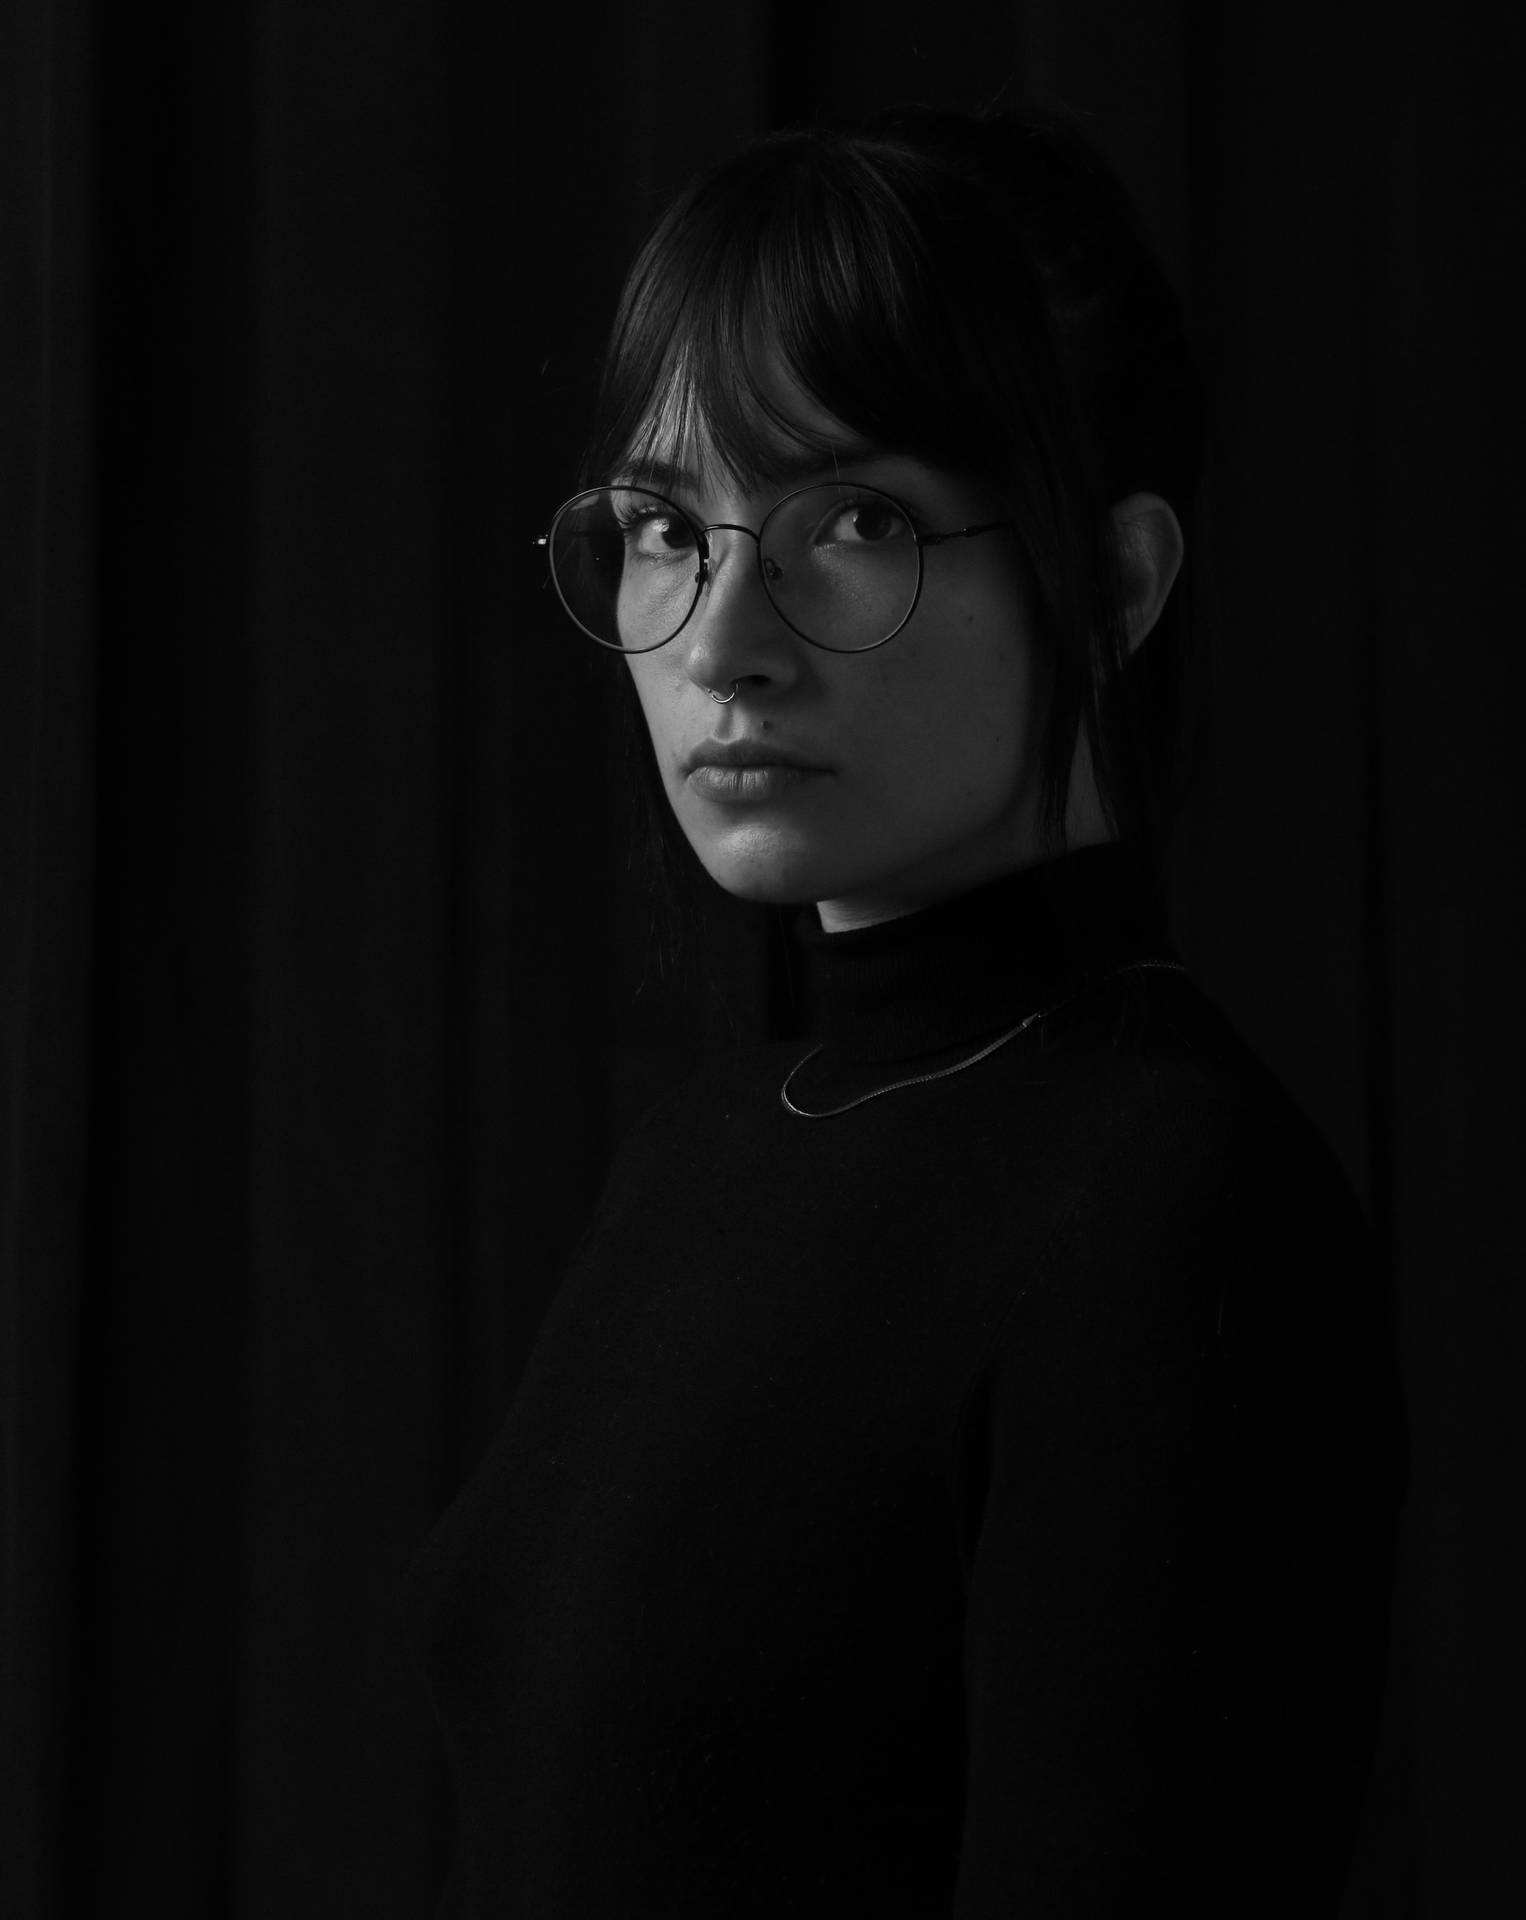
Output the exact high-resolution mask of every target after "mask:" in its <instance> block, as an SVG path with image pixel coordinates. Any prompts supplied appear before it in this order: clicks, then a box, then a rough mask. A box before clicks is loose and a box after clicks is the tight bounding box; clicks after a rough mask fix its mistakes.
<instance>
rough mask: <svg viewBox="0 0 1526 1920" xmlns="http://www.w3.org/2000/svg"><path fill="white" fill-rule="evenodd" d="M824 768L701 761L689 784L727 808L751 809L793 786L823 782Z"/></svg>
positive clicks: (778, 763) (781, 764) (774, 763)
mask: <svg viewBox="0 0 1526 1920" xmlns="http://www.w3.org/2000/svg"><path fill="white" fill-rule="evenodd" d="M824 772H825V769H824V768H822V767H801V766H796V765H794V764H792V763H790V764H786V763H785V762H783V761H774V762H773V763H771V764H770V765H766V766H747V765H742V766H735V767H727V766H716V765H714V764H706V763H704V762H701V764H700V765H699V766H697V767H696V768H695V769H694V771H693V772H692V773H691V774H690V775H689V785H690V786H691V787H693V788H694V789H695V791H696V792H698V793H702V794H704V795H705V797H706V798H707V799H709V800H718V801H720V802H721V804H722V805H723V806H747V805H749V804H751V803H752V802H753V801H756V800H777V799H778V798H779V797H780V796H781V795H782V794H786V793H788V792H789V791H790V789H791V788H792V787H798V786H802V785H804V783H805V782H806V781H808V780H819V779H821V777H822V775H823V773H824Z"/></svg>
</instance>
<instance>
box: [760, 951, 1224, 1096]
mask: <svg viewBox="0 0 1526 1920" xmlns="http://www.w3.org/2000/svg"><path fill="white" fill-rule="evenodd" d="M1146 969H1151V970H1153V971H1155V972H1157V973H1185V972H1186V971H1187V969H1186V968H1185V967H1184V966H1183V965H1182V964H1181V962H1180V961H1177V960H1134V961H1131V962H1130V963H1129V965H1128V966H1126V967H1115V968H1114V969H1113V971H1112V972H1111V973H1105V974H1103V975H1102V976H1101V978H1100V979H1098V980H1091V981H1087V982H1086V983H1085V984H1084V985H1083V986H1080V987H1078V988H1077V989H1076V991H1075V992H1074V993H1071V994H1067V995H1066V997H1065V998H1064V999H1063V1000H1056V1001H1055V1003H1054V1005H1053V1006H1052V1007H1041V1008H1040V1009H1039V1011H1038V1012H1037V1013H1030V1014H1029V1015H1028V1018H1027V1019H1026V1020H1019V1021H1018V1023H1017V1025H1016V1026H1015V1027H1009V1028H1008V1029H1007V1031H1006V1032H1005V1033H999V1034H998V1035H997V1036H996V1038H995V1039H994V1040H989V1041H987V1043H986V1044H985V1046H983V1047H982V1048H981V1049H980V1051H979V1053H972V1054H971V1055H970V1057H969V1059H968V1060H956V1061H955V1062H954V1064H953V1066H951V1067H939V1068H938V1069H937V1071H936V1072H934V1073H914V1074H911V1075H910V1076H909V1077H908V1078H907V1079H905V1080H892V1081H891V1083H890V1085H889V1086H888V1087H876V1088H875V1089H874V1091H873V1092H872V1093H861V1094H859V1095H858V1096H857V1097H856V1098H855V1099H852V1100H845V1101H844V1102H843V1103H842V1105H841V1106H840V1107H825V1108H823V1109H822V1110H821V1111H820V1112H816V1113H811V1112H807V1110H806V1109H805V1108H804V1107H797V1106H796V1105H795V1103H794V1101H793V1100H791V1099H790V1097H789V1085H790V1081H791V1080H793V1079H794V1077H795V1075H796V1074H797V1073H799V1071H800V1069H801V1068H802V1067H803V1066H804V1065H805V1064H806V1062H807V1061H810V1060H814V1059H815V1058H816V1056H817V1054H818V1053H820V1052H821V1048H820V1047H819V1046H817V1047H812V1048H811V1050H810V1052H809V1053H808V1054H806V1055H805V1056H804V1058H803V1059H800V1060H797V1061H796V1062H795V1064H794V1066H792V1067H791V1068H790V1070H789V1072H788V1073H787V1074H786V1075H785V1076H784V1085H783V1086H782V1087H780V1089H779V1098H780V1099H781V1100H782V1101H783V1102H784V1107H785V1111H786V1112H787V1113H792V1114H794V1115H795V1116H796V1118H797V1119H800V1120H830V1119H832V1118H833V1116H834V1115H835V1114H839V1113H847V1112H848V1111H849V1110H850V1109H851V1108H853V1107H861V1106H862V1105H863V1104H864V1102H865V1101H866V1100H878V1099H880V1098H881V1096H882V1095H884V1094H887V1093H899V1092H900V1091H901V1089H902V1087H920V1086H923V1085H925V1084H926V1082H927V1081H929V1080H946V1079H947V1078H948V1076H949V1075H950V1074H951V1073H963V1072H964V1070H965V1068H966V1067H973V1066H976V1065H978V1064H979V1063H980V1061H982V1060H986V1059H989V1057H990V1056H991V1055H992V1054H993V1053H995V1051H996V1049H997V1048H998V1047H1004V1046H1005V1045H1006V1044H1007V1042H1008V1041H1009V1040H1015V1039H1016V1038H1017V1036H1018V1035H1019V1034H1020V1033H1026V1032H1027V1030H1028V1028H1029V1027H1031V1026H1032V1025H1033V1023H1034V1021H1035V1020H1047V1019H1048V1017H1049V1015H1050V1014H1052V1013H1058V1012H1059V1010H1060V1008H1061V1007H1068V1006H1069V1005H1070V1003H1071V1001H1072V1000H1077V999H1079V998H1080V996H1081V995H1082V994H1083V993H1084V992H1085V991H1086V989H1087V987H1088V986H1093V987H1100V986H1102V985H1103V984H1104V983H1105V982H1107V981H1109V980H1116V979H1117V978H1118V976H1119V975H1120V974H1124V973H1141V972H1143V971H1145V970H1146Z"/></svg>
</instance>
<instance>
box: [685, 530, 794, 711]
mask: <svg viewBox="0 0 1526 1920" xmlns="http://www.w3.org/2000/svg"><path fill="white" fill-rule="evenodd" d="M705 534H706V538H707V542H708V546H709V557H708V559H707V560H706V563H705V581H704V585H703V587H702V589H701V591H700V596H699V604H698V605H697V606H696V607H695V609H694V612H693V613H692V614H691V615H690V617H689V623H688V625H687V626H686V627H685V628H684V629H683V631H682V632H681V633H680V634H679V635H678V637H677V638H676V639H675V640H674V642H673V645H674V646H675V647H684V646H685V643H686V642H687V646H686V647H685V653H684V662H683V665H684V672H685V674H686V675H687V676H688V678H689V679H690V680H692V681H693V682H694V684H695V685H696V686H700V687H704V688H706V689H709V688H711V687H726V686H729V685H730V684H731V683H732V682H733V681H740V682H742V683H743V684H744V685H747V686H748V687H750V688H751V689H752V690H753V691H754V692H759V691H762V690H763V689H764V688H773V689H780V688H783V687H786V686H789V685H791V684H792V683H793V682H794V680H795V679H796V677H797V676H798V674H799V671H800V667H801V661H800V650H799V645H798V643H797V641H796V639H795V636H794V634H793V633H791V631H790V629H789V628H788V627H787V626H786V625H785V623H784V621H783V620H782V619H781V618H780V616H779V613H778V611H777V609H776V608H775V606H774V604H773V602H772V601H771V600H770V599H769V597H768V594H767V592H766V590H765V588H764V585H763V581H762V578H761V575H760V569H759V563H758V549H757V539H758V536H757V535H756V534H755V533H754V532H753V531H752V529H751V528H750V527H744V526H738V525H734V524H732V523H731V522H729V521H721V522H718V523H717V524H715V525H713V526H709V527H706V528H705Z"/></svg>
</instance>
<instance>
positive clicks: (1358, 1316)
mask: <svg viewBox="0 0 1526 1920" xmlns="http://www.w3.org/2000/svg"><path fill="white" fill-rule="evenodd" d="M1321 1156H1322V1149H1317V1148H1316V1146H1315V1144H1314V1143H1313V1142H1312V1141H1310V1140H1308V1139H1300V1138H1299V1137H1298V1136H1297V1135H1296V1134H1284V1135H1281V1136H1275V1137H1262V1136H1256V1137H1251V1136H1250V1135H1248V1134H1247V1133H1246V1131H1245V1130H1244V1129H1237V1128H1236V1127H1235V1126H1233V1125H1223V1126H1212V1127H1201V1128H1197V1129H1178V1130H1176V1132H1175V1133H1173V1131H1172V1129H1171V1128H1170V1127H1169V1126H1164V1125H1163V1126H1160V1127H1157V1128H1156V1129H1154V1130H1153V1131H1152V1132H1151V1133H1150V1135H1149V1138H1148V1140H1147V1141H1142V1140H1141V1139H1139V1138H1137V1137H1136V1138H1135V1139H1134V1140H1132V1141H1131V1142H1130V1143H1129V1144H1128V1145H1127V1147H1126V1148H1124V1149H1122V1150H1120V1151H1119V1152H1118V1153H1116V1154H1115V1155H1114V1156H1113V1161H1112V1163H1111V1165H1110V1167H1109V1170H1108V1175H1107V1178H1106V1179H1105V1180H1103V1181H1102V1182H1100V1183H1099V1191H1097V1192H1094V1193H1090V1194H1088V1195H1087V1196H1086V1202H1085V1204H1084V1205H1082V1206H1078V1207H1077V1208H1076V1209H1074V1210H1073V1213H1072V1215H1071V1218H1070V1220H1069V1223H1068V1225H1067V1226H1066V1228H1065V1230H1064V1232H1063V1233H1062V1235H1061V1236H1060V1239H1059V1241H1058V1242H1057V1243H1056V1244H1054V1245H1053V1246H1051V1248H1050V1249H1049V1252H1048V1255H1047V1256H1046V1258H1045V1259H1044V1260H1043V1261H1042V1262H1041V1263H1039V1264H1038V1267H1037V1269H1036V1270H1035V1271H1034V1272H1033V1273H1032V1274H1030V1275H1027V1276H1025V1277H1024V1280H1023V1282H1022V1284H1021V1286H1020V1290H1019V1293H1018V1297H1017V1300H1016V1304H1015V1306H1014V1308H1013V1310H1012V1311H1011V1313H1010V1314H1009V1316H1008V1318H1007V1319H1006V1321H1005V1323H1004V1326H1003V1328H1002V1331H1001V1334H1000V1338H999V1340H998V1342H997V1344H996V1347H995V1349H994V1351H993V1352H992V1354H991V1356H990V1358H989V1362H988V1364H987V1366H986V1368H985V1370H984V1372H983V1374H982V1377H981V1378H980V1380H979V1381H978V1382H977V1385H976V1389H975V1391H974V1392H973V1393H972V1395H971V1398H970V1400H969V1403H968V1405H967V1408H966V1415H965V1421H964V1427H963V1432H962V1437H961V1465H960V1473H961V1497H962V1499H963V1501H964V1509H965V1517H964V1541H965V1556H966V1577H967V1612H966V1640H965V1689H966V1724H967V1734H968V1775H967V1787H966V1799H965V1824H964V1833H963V1846H962V1853H961V1863H960V1876H959V1884H958V1898H957V1902H956V1906H955V1914H956V1920H997V1917H998V1916H1002V1917H1003V1920H1007V1917H1009V1916H1014V1915H1021V1916H1022V1917H1023V1920H1050V1916H1053V1920H1060V1916H1062V1915H1063V1916H1065V1920H1102V1917H1103V1916H1108V1917H1109V1920H1111V1917H1112V1916H1123V1915H1128V1916H1130V1920H1145V1917H1146V1916H1154V1915H1160V1916H1166V1915H1170V1916H1172V1920H1187V1917H1188V1916H1193V1915H1199V1914H1201V1915H1208V1914H1214V1915H1217V1916H1222V1915H1223V1914H1226V1913H1234V1914H1236V1915H1237V1916H1240V1917H1241V1920H1244V1916H1250V1915H1261V1914H1266V1915H1268V1916H1270V1915H1273V1914H1275V1915H1277V1916H1278V1920H1289V1917H1290V1916H1294V1915H1305V1914H1308V1915H1315V1914H1333V1913H1335V1912H1336V1911H1337V1910H1338V1907H1339V1902H1340V1889H1341V1884H1342V1882H1343V1879H1344V1875H1345V1871H1346V1864H1347V1860H1348V1856H1349V1852H1350V1847H1351V1843H1352V1838H1353V1825H1354V1820H1355V1816H1356V1812H1357V1809H1358V1807H1359V1805H1360V1800H1361V1795H1362V1792H1363V1789H1364V1787H1365V1783H1366V1774H1367V1770H1368V1768H1369V1766H1370V1756H1371V1744H1372V1739H1373V1733H1374V1727H1375V1723H1376V1715H1377V1708H1378V1701H1379V1695H1380V1690H1381V1685H1382V1679H1383V1666H1384V1659H1385V1654H1386V1647H1387V1632H1388V1592H1389V1581H1390V1576H1391V1553H1392V1544H1393V1530H1394V1525H1395V1518H1396V1506H1397V1499H1398V1497H1399V1492H1400V1483H1401V1478H1402V1473H1403V1464H1402V1448H1403V1436H1402V1411H1401V1410H1400V1407H1399V1402H1398V1394H1397V1386H1396V1383H1395V1380H1394V1376H1393V1372H1392V1367H1391V1362H1390V1359H1389V1352H1388V1346H1387V1341H1386V1334H1385V1327H1386V1319H1385V1315H1384V1313H1383V1311H1382V1301H1381V1296H1380V1294H1379V1292H1378V1291H1377V1289H1376V1287H1375V1285H1374V1279H1373V1271H1372V1262H1371V1255H1370V1248H1369V1244H1368V1239H1367V1233H1366V1228H1365V1223H1364V1221H1363V1219H1362V1216H1361V1214H1360V1212H1359V1210H1358V1209H1357V1207H1356V1204H1355V1201H1354V1200H1353V1198H1352V1197H1351V1195H1350V1193H1349V1190H1348V1189H1347V1188H1346V1187H1345V1184H1344V1181H1343V1179H1342V1178H1341V1177H1340V1175H1339V1173H1338V1172H1337V1170H1336V1169H1335V1167H1334V1164H1333V1162H1329V1161H1327V1159H1325V1158H1323V1157H1321Z"/></svg>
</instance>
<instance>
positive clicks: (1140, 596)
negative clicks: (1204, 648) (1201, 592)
mask: <svg viewBox="0 0 1526 1920" xmlns="http://www.w3.org/2000/svg"><path fill="white" fill-rule="evenodd" d="M1112 519H1113V538H1114V541H1115V543H1116V550H1117V554H1118V567H1119V573H1120V575H1121V578H1122V582H1123V606H1124V617H1125V625H1126V628H1127V632H1128V644H1129V652H1130V653H1131V654H1132V653H1134V652H1136V651H1137V650H1138V648H1139V646H1140V643H1141V642H1142V641H1143V640H1144V639H1145V638H1146V637H1147V636H1148V635H1149V633H1150V632H1151V630H1152V629H1153V627H1154V625H1155V622H1156V621H1157V620H1158V619H1159V618H1160V611H1161V608H1162V607H1164V606H1165V604H1166V600H1167V597H1168V596H1169V594H1170V592H1171V589H1172V587H1173V586H1174V585H1175V582H1176V576H1177V574H1178V573H1179V572H1180V571H1181V565H1182V550H1183V540H1182V527H1181V522H1180V521H1179V520H1178V519H1177V517H1176V514H1175V512H1174V511H1173V509H1172V507H1171V505H1170V503H1169V502H1168V501H1165V500H1163V499H1162V498H1161V496H1160V495H1159V494H1158V493H1131V494H1129V496H1128V497H1127V498H1126V499H1124V500H1120V501H1119V502H1118V503H1117V505H1116V506H1115V507H1114V508H1113V510H1112Z"/></svg>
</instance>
